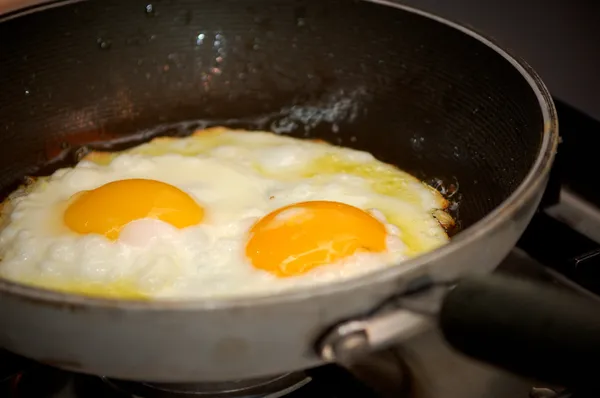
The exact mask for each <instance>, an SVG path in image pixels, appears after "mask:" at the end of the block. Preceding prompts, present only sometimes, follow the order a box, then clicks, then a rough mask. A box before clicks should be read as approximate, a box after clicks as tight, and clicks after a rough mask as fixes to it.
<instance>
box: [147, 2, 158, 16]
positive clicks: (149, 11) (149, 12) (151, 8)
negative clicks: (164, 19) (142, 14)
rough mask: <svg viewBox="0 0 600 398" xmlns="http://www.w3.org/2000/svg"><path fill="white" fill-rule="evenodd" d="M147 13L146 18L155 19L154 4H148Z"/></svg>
mask: <svg viewBox="0 0 600 398" xmlns="http://www.w3.org/2000/svg"><path fill="white" fill-rule="evenodd" d="M145 11H146V16H148V17H154V16H155V15H156V11H155V10H154V5H152V4H146V7H145Z"/></svg>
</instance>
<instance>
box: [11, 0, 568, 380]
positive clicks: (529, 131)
mask: <svg viewBox="0 0 600 398" xmlns="http://www.w3.org/2000/svg"><path fill="white" fill-rule="evenodd" d="M57 21H60V23H58V22H57ZM0 37H3V38H4V37H14V38H18V40H17V39H15V40H2V41H0V57H1V58H0V68H1V70H2V74H0V86H2V87H3V90H2V92H0V128H1V129H3V130H2V135H1V136H0V153H1V154H2V157H1V159H2V161H1V162H0V171H1V173H0V175H1V176H2V177H1V179H0V184H1V185H2V186H7V185H8V184H9V183H10V182H11V181H13V179H14V178H16V177H18V176H22V175H23V174H26V173H28V172H30V170H32V167H33V166H35V165H39V164H41V163H44V162H45V161H47V159H48V157H51V156H52V155H53V154H56V148H60V147H64V146H65V144H64V143H75V144H76V143H81V142H82V141H90V140H94V139H96V140H97V139H109V138H123V137H126V136H127V135H128V134H131V133H132V132H135V131H139V130H143V129H146V128H151V127H154V126H156V125H159V124H165V123H166V124H168V123H177V122H181V121H184V120H194V119H205V120H217V119H221V120H224V119H228V118H233V117H236V118H240V117H256V116H257V115H265V114H268V115H269V116H267V117H264V118H262V119H260V120H261V121H262V126H263V127H265V128H271V129H274V130H278V131H280V132H288V133H290V134H292V135H296V136H308V137H311V136H312V137H319V138H325V139H328V140H330V141H333V142H334V143H341V144H344V145H348V146H353V147H357V148H361V149H364V150H368V151H370V152H372V153H374V154H375V155H376V156H378V157H379V158H380V159H382V160H385V161H388V162H390V163H394V164H397V165H399V166H400V167H402V168H404V169H407V170H409V171H412V172H413V173H415V174H417V175H418V176H419V177H422V178H440V179H441V180H442V181H445V182H451V181H454V180H458V181H459V183H460V192H462V194H463V200H462V202H461V211H460V221H461V222H462V223H463V226H465V227H469V226H471V225H473V224H475V223H476V222H477V221H480V220H481V219H482V218H484V217H485V216H486V215H487V214H488V213H489V212H490V211H492V210H493V209H495V208H496V207H497V206H499V205H500V204H501V203H502V202H503V201H504V200H506V199H507V198H509V196H510V195H511V194H513V193H514V191H515V190H516V189H517V188H518V187H519V184H521V183H522V182H523V181H524V179H525V178H526V177H527V175H528V172H529V171H530V170H531V169H532V167H534V166H535V167H536V168H537V172H536V173H535V175H532V176H529V177H530V178H529V180H528V187H527V188H523V187H521V188H520V189H521V196H519V198H518V199H517V200H513V201H512V202H511V204H510V205H505V206H504V207H503V208H502V209H501V210H499V209H497V210H496V212H497V213H496V214H495V218H493V219H489V220H487V223H486V224H477V225H474V226H473V227H472V228H469V229H467V231H465V232H463V233H461V234H459V235H458V236H457V237H456V239H455V240H454V242H453V243H452V244H450V245H448V246H446V247H445V248H442V249H441V250H440V251H437V252H434V253H430V254H429V255H426V256H423V257H420V258H417V259H415V260H414V261H410V262H407V263H406V264H405V265H403V266H402V267H397V268H392V269H388V270H386V271H384V272H381V273H379V274H377V275H373V276H369V277H365V278H364V279H363V280H361V281H357V282H349V283H344V284H340V285H336V286H331V288H330V289H328V290H327V291H326V292H324V291H323V290H318V289H314V290H311V291H306V292H303V293H299V294H295V295H285V296H281V297H276V298H265V299H263V300H247V301H246V302H243V303H241V302H238V303H237V304H235V305H227V304H224V303H222V302H221V303H214V305H213V306H212V307H211V305H212V304H208V303H173V304H165V303H156V304H153V303H150V304H148V303H139V304H135V303H131V302H129V303H127V302H116V301H115V302H110V301H108V302H107V301H101V300H87V299H80V298H76V297H74V296H64V297H61V296H60V295H58V294H55V293H49V292H42V291H38V290H33V289H27V288H23V287H20V286H17V285H13V284H10V283H6V282H3V281H0V319H3V320H5V321H4V322H3V323H2V324H1V326H0V346H3V347H5V348H7V349H9V350H12V351H15V352H17V353H20V354H23V355H26V356H29V357H32V358H34V359H36V360H38V361H41V362H44V363H48V364H51V365H55V366H59V367H63V368H67V369H70V370H74V371H79V372H86V373H93V374H102V375H107V376H112V377H117V378H122V379H131V380H152V381H164V382H177V381H179V382H184V381H185V382H187V381H203V380H208V381H215V380H216V381H218V380H231V379H239V378H248V377H254V376H262V375H266V374H275V373H280V372H283V371H289V370H296V369H301V368H306V367H311V366H314V365H317V364H318V363H319V359H318V358H317V357H316V355H315V354H314V352H313V347H312V344H313V343H314V341H315V339H316V338H317V337H318V336H319V335H320V334H321V333H322V332H323V331H324V329H325V328H327V327H328V326H330V325H332V324H333V323H335V322H337V321H339V320H342V319H345V318H348V317H355V316H357V315H360V314H361V313H363V312H365V311H367V310H368V309H370V308H372V307H373V306H374V305H376V304H377V303H378V302H379V301H381V300H382V299H384V298H385V297H387V296H388V295H389V294H391V293H395V292H398V291H399V290H401V289H402V288H403V286H405V285H406V284H407V283H409V282H410V281H411V280H412V279H413V278H415V277H418V276H421V275H424V274H430V275H433V276H435V277H438V276H448V277H450V276H454V275H458V274H460V273H463V272H466V271H472V272H486V271H490V270H491V269H493V268H494V267H495V266H496V265H497V264H498V263H499V262H500V261H501V259H502V258H503V257H504V256H505V255H506V253H507V252H508V251H509V250H510V248H511V247H512V246H513V245H514V243H515V242H516V240H517V238H518V236H519V235H520V234H521V233H522V231H523V230H524V228H525V226H526V225H527V223H528V222H529V220H530V218H531V216H532V214H533V212H534V210H535V208H536V206H537V203H538V202H539V199H540V196H541V192H542V189H543V188H544V186H545V182H546V172H547V169H548V166H549V163H550V162H551V160H552V156H553V149H554V147H555V145H556V134H557V132H556V125H555V121H554V120H553V119H552V118H553V116H554V114H553V108H552V104H551V102H550V100H549V97H548V95H547V93H546V92H545V91H544V89H543V87H541V85H540V84H539V83H536V82H535V81H534V79H533V78H529V80H528V79H526V78H524V76H523V74H522V73H521V72H520V71H519V70H518V69H517V68H515V64H513V63H511V62H509V61H508V60H507V59H505V58H504V57H503V56H501V55H500V54H499V53H498V52H496V51H494V50H493V49H491V48H490V47H488V46H487V45H486V44H484V43H482V42H479V41H477V40H476V39H474V38H472V37H470V36H469V35H467V34H464V33H462V32H460V31H459V30H456V29H453V28H451V27H449V26H447V25H444V24H441V23H439V22H436V21H434V20H432V19H428V18H426V17H423V16H420V15H417V14H414V13H412V12H408V11H406V10H404V11H403V10H393V9H391V8H386V7H383V6H380V5H374V4H367V3H363V2H352V1H349V0H348V1H346V0H326V1H311V0H296V1H293V2H292V1H286V0H256V1H253V2H252V4H251V5H249V3H248V2H246V1H243V0H202V1H177V0H170V1H166V0H165V1H157V2H155V3H152V5H151V6H150V7H148V3H147V2H142V1H137V0H131V1H111V0H107V1H94V2H85V3H80V4H75V5H70V6H65V7H60V8H56V9H50V10H46V11H44V12H42V13H39V14H38V13H33V14H29V15H28V16H25V17H18V18H14V19H11V20H8V21H5V22H2V23H0ZM536 84H538V87H537V88H535V87H536ZM536 90H538V91H536ZM539 90H542V92H543V93H540V92H539ZM236 124H237V125H242V126H244V127H249V128H251V127H255V126H257V124H252V123H245V122H244V123H242V122H239V123H236ZM542 141H543V142H544V145H542V144H541V143H542ZM540 152H542V153H543V154H542V155H540ZM536 161H537V163H535V162H536ZM513 199H514V198H513Z"/></svg>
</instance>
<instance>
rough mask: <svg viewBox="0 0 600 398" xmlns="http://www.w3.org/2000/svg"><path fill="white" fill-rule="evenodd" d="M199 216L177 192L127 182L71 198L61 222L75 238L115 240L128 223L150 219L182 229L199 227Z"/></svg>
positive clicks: (146, 182)
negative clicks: (76, 236)
mask: <svg viewBox="0 0 600 398" xmlns="http://www.w3.org/2000/svg"><path fill="white" fill-rule="evenodd" d="M203 216H204V209H203V208H202V207H201V206H200V205H198V203H196V202H195V201H194V199H192V198H191V197H190V196H189V195H188V194H187V193H185V192H183V191H182V190H180V189H179V188H176V187H174V186H172V185H169V184H166V183H164V182H160V181H154V180H145V179H130V180H120V181H114V182H110V183H108V184H106V185H102V186H101V187H99V188H96V189H93V190H91V191H82V192H79V193H77V194H75V195H73V197H72V198H71V202H70V203H69V206H68V207H67V209H66V211H65V212H64V218H63V219H64V223H65V225H66V226H67V227H69V228H70V229H71V230H72V231H74V232H77V233H79V234H100V235H104V236H106V237H107V238H108V239H111V240H116V239H118V237H119V233H120V232H121V229H123V227H124V226H125V225H127V224H128V223H130V222H131V221H135V220H139V219H142V218H153V219H158V220H161V221H164V222H166V223H169V224H171V225H172V226H174V227H176V228H185V227H189V226H191V225H195V224H198V223H200V222H201V221H202V218H203Z"/></svg>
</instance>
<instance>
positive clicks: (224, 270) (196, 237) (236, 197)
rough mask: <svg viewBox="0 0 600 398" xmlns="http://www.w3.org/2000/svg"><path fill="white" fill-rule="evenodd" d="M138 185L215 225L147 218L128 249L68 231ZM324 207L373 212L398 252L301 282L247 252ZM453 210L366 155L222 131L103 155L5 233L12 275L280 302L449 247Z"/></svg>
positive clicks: (41, 197)
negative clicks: (188, 200)
mask: <svg viewBox="0 0 600 398" xmlns="http://www.w3.org/2000/svg"><path fill="white" fill-rule="evenodd" d="M323 159H329V160H328V161H327V162H328V163H327V162H326V163H323ZM331 159H334V161H333V163H331ZM340 162H341V163H340ZM331 164H335V165H337V166H335V167H332V166H331ZM340 164H342V166H343V167H342V166H340ZM338 166H340V167H338ZM347 170H350V171H352V170H360V171H361V172H357V173H351V172H347ZM365 170H367V171H370V172H369V173H365ZM371 172H372V173H371ZM378 176H379V177H380V179H378ZM129 178H147V179H154V180H158V181H163V182H166V183H168V184H171V185H173V186H176V187H178V188H180V189H182V190H183V191H185V192H187V193H188V194H189V195H190V196H191V197H192V198H194V199H195V200H196V201H197V202H198V203H199V204H200V205H201V206H202V207H203V208H204V210H205V219H204V220H203V222H202V223H201V224H199V225H196V226H192V227H188V228H185V229H181V230H179V229H176V228H174V227H172V226H170V225H169V224H166V223H163V222H160V221H157V220H150V219H143V220H137V221H134V222H132V223H130V224H128V225H127V226H126V227H125V228H124V229H123V230H122V231H121V235H120V238H119V240H118V241H116V242H111V241H109V240H107V239H106V238H105V237H103V236H100V235H78V234H76V233H74V232H72V231H70V230H69V229H68V228H67V227H66V226H65V225H64V224H63V222H62V214H63V211H64V209H65V207H66V202H67V200H68V199H69V198H70V197H71V196H72V195H73V194H75V193H78V192H80V191H83V190H90V189H94V188H97V187H100V186H102V185H104V184H106V183H108V182H111V181H117V180H123V179H129ZM384 178H385V181H384ZM382 181H384V182H385V184H384V185H385V187H388V186H391V187H392V188H394V187H395V186H396V185H397V187H396V188H397V189H390V190H388V189H387V188H381V184H380V186H378V185H377V184H378V183H381V182H382ZM391 183H393V184H391ZM390 184H391V185H390ZM313 200H328V201H337V202H343V203H346V204H349V205H353V206H356V207H358V208H361V209H364V210H368V211H370V212H371V213H372V214H373V215H374V216H375V217H376V218H378V219H379V220H380V221H381V222H382V223H383V224H384V225H386V229H387V233H388V236H387V240H386V243H387V250H386V251H385V252H383V253H376V254H374V253H361V254H357V255H354V256H351V257H349V258H347V259H344V260H342V261H340V262H337V263H335V264H331V265H328V266H323V267H318V268H316V269H314V270H312V271H311V272H309V273H307V274H304V275H300V276H296V277H291V278H278V277H276V276H274V275H272V274H270V273H268V272H265V271H261V270H257V269H255V268H254V267H252V266H251V264H250V262H249V260H248V259H247V258H246V257H245V254H244V249H245V244H246V241H247V239H248V230H249V229H250V227H251V226H252V225H253V224H254V223H255V222H256V221H258V220H259V219H260V218H261V217H263V216H265V215H267V214H268V213H269V212H271V211H273V210H275V209H278V208H280V207H283V206H286V205H289V204H293V203H297V202H303V201H313ZM444 206H445V201H444V200H443V198H441V196H440V195H439V193H437V192H436V191H434V190H433V189H431V188H429V187H427V186H425V185H424V184H422V183H421V182H419V181H418V180H416V179H414V178H413V177H411V176H409V175H407V174H406V173H404V172H402V171H400V170H397V169H393V168H391V166H388V165H385V164H383V163H381V162H378V161H377V160H375V159H374V158H373V156H372V155H370V154H368V153H366V152H361V151H355V150H351V149H349V148H342V147H336V146H332V145H328V144H325V143H320V142H311V141H305V140H299V139H293V138H290V137H284V136H277V135H274V134H270V133H259V132H253V133H248V132H238V131H225V130H222V129H217V130H211V131H208V132H204V133H202V134H195V135H194V136H192V137H188V138H184V139H165V138H162V139H156V140H153V141H152V142H150V143H147V144H144V145H141V146H139V147H136V148H133V149H132V150H129V151H125V152H122V153H117V154H114V153H113V154H108V153H93V154H91V155H90V156H88V157H87V158H86V159H84V160H83V161H81V162H80V163H79V164H77V165H76V166H75V167H73V168H65V169H61V170H58V171H56V172H55V173H54V174H53V175H51V176H50V177H48V178H43V179H40V180H38V181H37V182H35V183H34V184H32V185H30V186H28V187H26V188H25V190H24V191H21V192H19V193H18V194H17V195H14V196H12V197H11V198H9V200H7V201H6V203H5V208H4V211H3V224H4V227H3V229H2V231H1V232H0V256H1V257H0V258H1V259H2V260H1V261H0V277H4V278H7V279H10V280H14V281H17V282H22V283H28V284H33V285H37V286H42V287H47V288H51V289H58V290H64V291H71V292H77V293H82V294H91V295H100V296H116V297H140V298H154V299H189V298H217V297H218V298H227V297H239V296H246V295H255V294H273V293H276V292H280V291H283V290H287V289H292V288H300V287H302V286H308V285H315V284H320V283H330V282H333V281H338V280H342V279H348V278H353V277H357V276H360V275H363V274H365V273H367V272H371V271H373V270H376V269H379V268H382V267H388V266H401V263H402V261H403V260H405V259H406V258H408V257H411V256H413V255H416V254H420V253H421V252H423V251H428V250H431V249H433V248H435V247H438V246H440V245H442V244H444V243H446V242H447V241H448V237H447V235H446V233H445V231H444V228H443V227H442V226H441V225H440V223H439V222H438V220H436V218H435V217H434V216H433V212H434V211H439V209H442V208H443V207H444ZM394 220H401V222H400V221H399V222H394ZM447 220H448V219H446V221H447ZM400 224H401V225H400ZM409 235H410V240H409V239H408V238H407V237H408V236H409ZM415 242H418V244H417V243H415ZM415 247H416V249H415Z"/></svg>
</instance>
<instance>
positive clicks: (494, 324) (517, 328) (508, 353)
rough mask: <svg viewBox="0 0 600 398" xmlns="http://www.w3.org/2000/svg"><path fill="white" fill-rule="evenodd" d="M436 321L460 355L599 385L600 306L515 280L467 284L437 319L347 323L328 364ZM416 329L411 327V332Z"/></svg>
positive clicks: (476, 279) (449, 295)
mask: <svg viewBox="0 0 600 398" xmlns="http://www.w3.org/2000/svg"><path fill="white" fill-rule="evenodd" d="M419 318H420V319H421V320H426V322H427V319H428V321H429V322H431V321H435V319H436V318H437V321H438V325H439V327H440V329H441V331H442V334H443V335H444V337H445V339H446V341H447V342H448V343H449V344H450V345H451V346H452V347H454V348H455V349H457V350H458V351H461V352H462V353H464V354H466V355H468V356H470V357H472V358H475V359H478V360H481V361H484V362H487V363H490V364H494V365H496V366H498V367H501V368H504V369H506V370H508V371H511V372H513V373H517V374H519V375H521V376H525V377H531V378H534V379H538V380H539V381H543V382H546V383H550V384H555V385H565V386H574V387H586V388H589V387H590V386H591V387H593V386H594V385H595V384H598V383H597V380H598V378H599V377H600V304H598V302H596V301H595V300H592V299H589V298H586V297H582V296H579V295H575V294H573V293H568V292H565V291H563V290H560V289H557V288H554V287H550V286H546V285H540V284H538V283H532V282H529V281H525V280H522V279H517V278H514V277H508V276H501V275H498V274H491V275H485V276H472V277H467V278H464V279H461V280H460V281H459V282H458V283H457V284H456V285H455V286H454V287H452V288H451V289H449V290H447V291H446V292H445V293H444V295H443V297H442V299H441V307H440V308H439V311H438V312H437V314H429V315H427V314H416V313H414V312H411V311H407V310H406V309H397V310H394V311H391V312H388V313H383V314H379V315H374V316H372V317H368V318H367V319H363V320H358V321H356V320H355V321H349V322H345V323H343V324H341V325H338V326H337V327H336V328H334V329H332V330H331V331H330V333H328V334H327V335H326V337H325V338H324V339H322V340H321V343H320V345H319V353H320V354H321V356H322V357H323V358H324V359H326V360H330V361H331V360H335V361H338V362H341V363H342V364H344V366H346V365H345V364H347V363H351V362H352V358H356V357H357V356H362V355H364V354H365V353H366V352H368V351H369V350H374V349H379V348H383V347H385V346H386V345H387V346H389V345H393V344H396V343H399V342H402V341H403V340H406V339H407V337H409V335H410V334H411V333H409V334H408V335H407V329H406V326H407V325H408V326H409V328H408V329H409V330H412V333H416V332H418V327H417V325H421V327H423V326H422V325H424V324H425V323H423V322H419V321H418V319H419ZM411 325H412V327H411Z"/></svg>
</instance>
